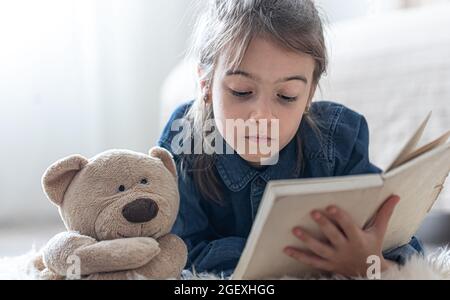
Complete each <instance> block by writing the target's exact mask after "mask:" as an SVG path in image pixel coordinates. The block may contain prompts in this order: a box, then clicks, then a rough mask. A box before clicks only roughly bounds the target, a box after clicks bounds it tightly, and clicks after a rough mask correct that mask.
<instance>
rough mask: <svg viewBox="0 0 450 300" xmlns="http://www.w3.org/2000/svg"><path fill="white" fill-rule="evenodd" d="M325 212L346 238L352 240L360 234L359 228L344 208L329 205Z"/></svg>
mask: <svg viewBox="0 0 450 300" xmlns="http://www.w3.org/2000/svg"><path fill="white" fill-rule="evenodd" d="M327 214H328V216H329V217H330V218H331V219H332V220H334V221H335V222H336V223H337V224H338V225H339V227H340V228H341V229H342V231H343V232H344V234H345V236H346V237H347V239H349V240H353V239H357V238H359V237H360V236H361V232H362V230H361V228H359V227H358V225H357V224H356V223H355V222H354V221H353V219H352V217H351V216H350V215H349V214H348V213H347V212H346V211H345V210H343V209H340V208H338V207H336V206H330V207H328V208H327Z"/></svg>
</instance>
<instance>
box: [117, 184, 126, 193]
mask: <svg viewBox="0 0 450 300" xmlns="http://www.w3.org/2000/svg"><path fill="white" fill-rule="evenodd" d="M117 190H118V191H119V192H125V186H124V185H121V186H119V188H118V189H117Z"/></svg>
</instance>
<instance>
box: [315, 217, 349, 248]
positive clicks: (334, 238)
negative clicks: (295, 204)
mask: <svg viewBox="0 0 450 300" xmlns="http://www.w3.org/2000/svg"><path fill="white" fill-rule="evenodd" d="M311 216H312V218H313V220H314V221H315V222H316V223H317V224H319V227H320V229H321V230H322V232H323V234H324V235H325V236H326V237H327V239H328V240H329V241H330V243H331V244H332V245H334V246H335V247H339V246H341V245H343V244H344V243H345V241H346V238H345V236H344V235H343V234H342V232H341V231H340V230H339V228H337V227H336V225H335V224H334V223H333V222H331V221H330V219H328V218H327V217H326V216H325V215H323V214H321V213H320V212H318V211H314V212H312V214H311Z"/></svg>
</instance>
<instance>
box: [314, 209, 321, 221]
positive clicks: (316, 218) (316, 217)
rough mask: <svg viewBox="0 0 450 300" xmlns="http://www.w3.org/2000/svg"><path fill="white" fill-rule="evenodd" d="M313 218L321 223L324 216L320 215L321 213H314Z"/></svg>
mask: <svg viewBox="0 0 450 300" xmlns="http://www.w3.org/2000/svg"><path fill="white" fill-rule="evenodd" d="M312 217H313V218H314V220H316V221H319V220H320V218H322V216H321V215H320V213H319V212H317V211H316V212H313V215H312Z"/></svg>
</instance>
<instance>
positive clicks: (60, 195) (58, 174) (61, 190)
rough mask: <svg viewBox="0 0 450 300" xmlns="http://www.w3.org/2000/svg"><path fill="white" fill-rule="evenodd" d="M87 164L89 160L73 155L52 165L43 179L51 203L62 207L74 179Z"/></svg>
mask: <svg viewBox="0 0 450 300" xmlns="http://www.w3.org/2000/svg"><path fill="white" fill-rule="evenodd" d="M87 164H88V160H87V159H86V158H84V157H83V156H81V155H72V156H69V157H66V158H63V159H61V160H59V161H57V162H55V163H54V164H53V165H51V166H50V167H49V168H48V169H47V170H46V171H45V173H44V176H43V177H42V187H43V188H44V192H45V194H46V195H47V197H48V198H49V199H50V201H52V202H53V203H54V204H55V205H57V206H61V204H62V203H63V200H64V194H65V193H66V191H67V188H68V187H69V185H70V183H71V182H72V180H73V178H74V177H75V175H77V173H78V172H79V171H80V170H82V169H83V168H84V166H86V165H87Z"/></svg>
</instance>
